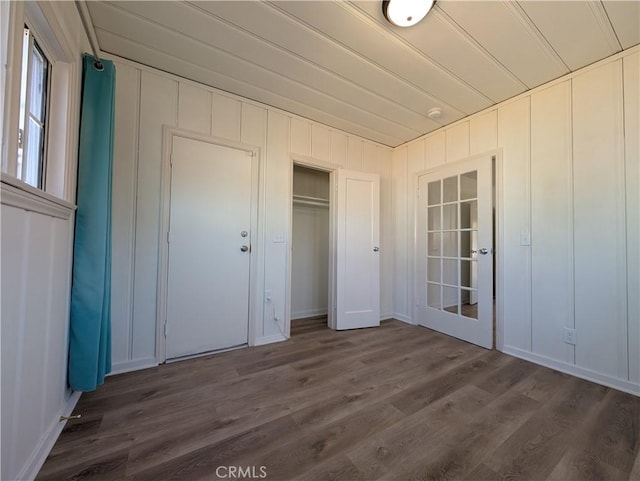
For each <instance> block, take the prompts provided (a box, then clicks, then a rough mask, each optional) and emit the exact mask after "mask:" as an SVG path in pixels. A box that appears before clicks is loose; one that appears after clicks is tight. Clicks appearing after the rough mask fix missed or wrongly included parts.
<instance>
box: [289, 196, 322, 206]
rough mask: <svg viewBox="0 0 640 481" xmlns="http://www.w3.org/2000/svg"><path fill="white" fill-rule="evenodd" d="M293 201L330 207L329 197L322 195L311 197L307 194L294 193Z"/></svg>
mask: <svg viewBox="0 0 640 481" xmlns="http://www.w3.org/2000/svg"><path fill="white" fill-rule="evenodd" d="M293 203H294V204H300V205H315V206H319V207H329V199H323V198H322V197H310V196H307V195H295V194H294V196H293Z"/></svg>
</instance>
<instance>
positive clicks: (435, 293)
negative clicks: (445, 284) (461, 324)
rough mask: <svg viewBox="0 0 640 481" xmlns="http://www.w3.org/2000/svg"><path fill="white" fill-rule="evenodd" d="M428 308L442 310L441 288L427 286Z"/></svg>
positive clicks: (431, 285)
mask: <svg viewBox="0 0 640 481" xmlns="http://www.w3.org/2000/svg"><path fill="white" fill-rule="evenodd" d="M427 306H429V307H435V308H436V309H440V286H439V285H438V284H427Z"/></svg>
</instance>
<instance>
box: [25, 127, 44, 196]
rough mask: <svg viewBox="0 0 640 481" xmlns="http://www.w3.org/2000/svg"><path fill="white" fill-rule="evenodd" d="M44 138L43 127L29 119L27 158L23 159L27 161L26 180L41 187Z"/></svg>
mask: <svg viewBox="0 0 640 481" xmlns="http://www.w3.org/2000/svg"><path fill="white" fill-rule="evenodd" d="M41 140H42V127H40V126H39V125H38V124H37V123H35V122H34V121H33V119H29V133H28V139H27V142H28V144H27V150H26V155H27V157H26V158H23V159H22V161H23V162H26V166H24V170H23V172H24V179H22V180H24V181H25V182H26V183H27V184H29V185H32V186H34V187H40V159H41V154H42V149H41Z"/></svg>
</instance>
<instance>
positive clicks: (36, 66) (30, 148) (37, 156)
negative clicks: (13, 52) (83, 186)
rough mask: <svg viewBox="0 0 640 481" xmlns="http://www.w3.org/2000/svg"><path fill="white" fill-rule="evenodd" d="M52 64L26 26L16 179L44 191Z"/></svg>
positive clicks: (23, 46)
mask: <svg viewBox="0 0 640 481" xmlns="http://www.w3.org/2000/svg"><path fill="white" fill-rule="evenodd" d="M49 70H50V62H49V60H48V59H47V57H46V56H45V54H44V53H43V51H42V49H41V48H40V46H39V45H38V42H37V41H36V39H35V38H34V36H33V34H32V32H31V31H30V30H29V27H27V26H26V25H25V27H24V36H23V42H22V74H21V79H20V120H19V131H18V159H17V172H16V177H18V178H19V179H21V180H22V181H24V182H26V183H27V184H29V185H32V186H34V187H37V188H39V189H43V188H44V172H45V167H46V148H45V146H46V140H47V135H46V133H47V132H46V129H47V122H46V120H47V99H48V91H49V77H50V75H49V74H50V71H49Z"/></svg>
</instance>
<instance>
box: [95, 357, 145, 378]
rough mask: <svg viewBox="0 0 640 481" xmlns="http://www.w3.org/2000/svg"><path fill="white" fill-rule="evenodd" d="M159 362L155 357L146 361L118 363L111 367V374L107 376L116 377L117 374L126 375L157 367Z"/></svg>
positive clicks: (136, 360) (135, 360) (137, 360)
mask: <svg viewBox="0 0 640 481" xmlns="http://www.w3.org/2000/svg"><path fill="white" fill-rule="evenodd" d="M157 365H158V362H157V361H156V359H155V357H146V358H144V359H134V360H132V361H121V362H116V363H115V364H113V365H112V366H111V372H110V373H109V374H107V376H115V375H116V374H124V373H125V372H131V371H139V370H141V369H148V368H150V367H156V366H157Z"/></svg>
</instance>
